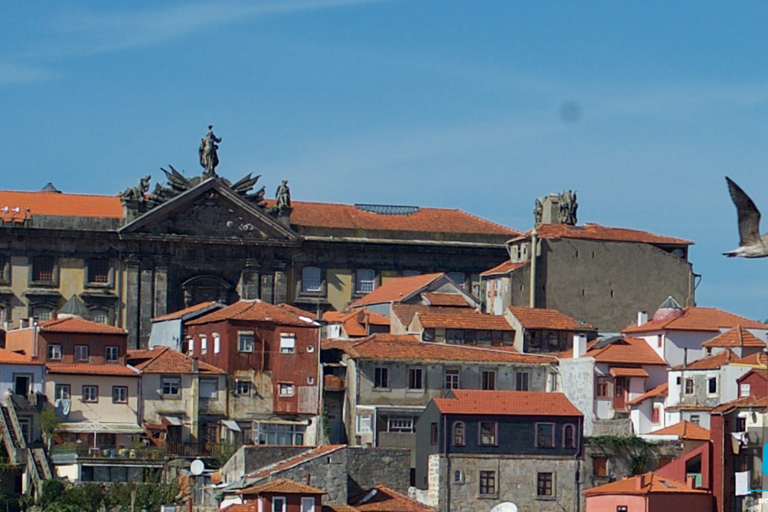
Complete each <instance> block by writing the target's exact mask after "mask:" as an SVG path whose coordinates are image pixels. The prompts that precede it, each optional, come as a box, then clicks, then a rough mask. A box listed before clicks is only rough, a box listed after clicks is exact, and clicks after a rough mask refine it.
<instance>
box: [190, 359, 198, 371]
mask: <svg viewBox="0 0 768 512" xmlns="http://www.w3.org/2000/svg"><path fill="white" fill-rule="evenodd" d="M198 367H199V365H198V364H197V358H196V357H193V358H192V373H197V372H198Z"/></svg>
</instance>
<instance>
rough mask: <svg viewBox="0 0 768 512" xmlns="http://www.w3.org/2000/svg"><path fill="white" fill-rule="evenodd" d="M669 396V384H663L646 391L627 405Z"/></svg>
mask: <svg viewBox="0 0 768 512" xmlns="http://www.w3.org/2000/svg"><path fill="white" fill-rule="evenodd" d="M668 394H669V383H667V382H665V383H664V384H659V385H658V386H656V387H655V388H653V389H651V390H649V391H646V392H645V393H643V394H642V395H640V396H639V397H637V398H633V399H632V400H630V401H629V402H627V405H637V404H639V403H641V402H644V401H645V400H648V399H649V398H665V397H666V396H667V395H668Z"/></svg>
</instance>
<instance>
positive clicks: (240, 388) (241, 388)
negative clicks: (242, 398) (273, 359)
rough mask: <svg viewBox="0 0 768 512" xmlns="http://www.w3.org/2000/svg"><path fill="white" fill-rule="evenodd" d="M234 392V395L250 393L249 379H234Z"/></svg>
mask: <svg viewBox="0 0 768 512" xmlns="http://www.w3.org/2000/svg"><path fill="white" fill-rule="evenodd" d="M235 394H236V395H250V394H251V381H249V380H239V379H238V380H236V381H235Z"/></svg>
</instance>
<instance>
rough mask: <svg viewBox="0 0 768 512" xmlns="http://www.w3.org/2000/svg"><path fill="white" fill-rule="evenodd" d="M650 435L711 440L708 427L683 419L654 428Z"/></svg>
mask: <svg viewBox="0 0 768 512" xmlns="http://www.w3.org/2000/svg"><path fill="white" fill-rule="evenodd" d="M649 435H655V436H663V435H676V436H678V437H679V438H680V439H691V440H696V441H709V439H710V433H709V430H708V429H706V428H704V427H701V426H699V425H696V424H695V423H691V422H690V421H687V420H681V421H679V422H677V423H675V424H674V425H670V426H668V427H664V428H660V429H658V430H654V431H652V432H650V433H649Z"/></svg>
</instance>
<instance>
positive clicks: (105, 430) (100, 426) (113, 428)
mask: <svg viewBox="0 0 768 512" xmlns="http://www.w3.org/2000/svg"><path fill="white" fill-rule="evenodd" d="M56 430H57V431H59V432H71V433H75V434H78V433H79V434H90V433H94V432H95V433H97V434H142V433H144V429H142V428H141V427H140V426H139V425H137V424H135V423H102V422H100V421H80V422H77V423H59V425H58V426H57V427H56Z"/></svg>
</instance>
